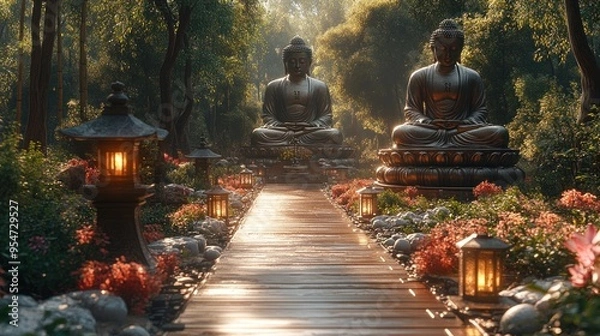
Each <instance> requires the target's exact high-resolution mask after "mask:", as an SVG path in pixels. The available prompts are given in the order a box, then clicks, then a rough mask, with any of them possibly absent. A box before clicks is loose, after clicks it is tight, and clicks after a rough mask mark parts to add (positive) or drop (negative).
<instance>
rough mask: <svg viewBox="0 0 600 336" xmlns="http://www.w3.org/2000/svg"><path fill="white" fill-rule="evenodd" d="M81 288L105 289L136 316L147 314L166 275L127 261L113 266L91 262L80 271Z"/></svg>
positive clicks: (118, 260)
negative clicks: (148, 305)
mask: <svg viewBox="0 0 600 336" xmlns="http://www.w3.org/2000/svg"><path fill="white" fill-rule="evenodd" d="M79 274H80V279H79V288H80V289H82V290H86V289H103V290H107V291H109V292H111V293H113V294H115V295H118V296H120V297H121V298H122V299H123V301H125V303H126V304H127V308H128V309H129V311H130V312H131V313H133V314H143V313H144V310H145V308H146V306H147V304H148V302H149V301H150V299H151V298H152V297H153V296H154V295H156V294H158V293H159V292H160V288H161V283H162V280H163V279H164V275H163V274H161V273H160V272H158V273H156V274H152V273H150V272H148V270H147V269H146V268H144V266H142V265H140V264H138V263H135V262H127V261H126V259H125V258H124V257H121V258H118V259H117V260H116V261H115V262H114V263H113V264H110V265H109V264H106V263H103V262H99V261H88V262H86V263H85V264H84V265H83V266H82V267H81V269H80V270H79Z"/></svg>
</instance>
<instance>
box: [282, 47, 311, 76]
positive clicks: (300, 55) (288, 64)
mask: <svg viewBox="0 0 600 336" xmlns="http://www.w3.org/2000/svg"><path fill="white" fill-rule="evenodd" d="M284 62H285V70H286V73H287V74H288V75H289V77H290V79H291V80H295V79H302V78H304V77H306V75H308V71H309V69H310V64H311V62H310V58H309V55H308V54H307V53H305V52H293V53H290V54H289V55H287V57H286V59H285V60H284Z"/></svg>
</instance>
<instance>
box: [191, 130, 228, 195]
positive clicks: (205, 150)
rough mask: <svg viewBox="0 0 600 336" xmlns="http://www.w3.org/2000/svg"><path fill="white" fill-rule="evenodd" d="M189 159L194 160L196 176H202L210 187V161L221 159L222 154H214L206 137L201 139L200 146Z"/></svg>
mask: <svg viewBox="0 0 600 336" xmlns="http://www.w3.org/2000/svg"><path fill="white" fill-rule="evenodd" d="M186 157H187V158H189V159H194V167H195V169H196V175H198V176H200V177H201V178H202V180H203V183H204V184H205V185H206V186H210V161H211V160H214V159H219V158H221V155H220V154H217V153H215V152H213V151H212V150H211V149H210V146H209V145H208V143H207V142H206V139H205V138H204V137H201V138H200V145H199V146H198V147H197V148H196V149H194V150H193V151H192V152H191V153H190V154H188V155H186Z"/></svg>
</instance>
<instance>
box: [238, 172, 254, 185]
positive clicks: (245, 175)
mask: <svg viewBox="0 0 600 336" xmlns="http://www.w3.org/2000/svg"><path fill="white" fill-rule="evenodd" d="M253 185H254V173H253V172H252V170H250V169H248V168H246V167H245V166H242V171H241V172H240V187H242V188H244V189H250V188H252V186H253Z"/></svg>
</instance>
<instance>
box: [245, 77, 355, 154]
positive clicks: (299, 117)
mask: <svg viewBox="0 0 600 336" xmlns="http://www.w3.org/2000/svg"><path fill="white" fill-rule="evenodd" d="M262 119H263V122H264V125H263V126H261V127H258V128H255V129H254V130H253V132H252V137H251V143H252V145H254V146H273V145H289V144H292V143H297V144H302V145H315V144H341V143H342V140H343V136H342V134H341V132H340V131H339V130H337V129H335V128H332V127H331V124H332V113H331V98H330V94H329V89H328V87H327V85H326V84H325V83H324V82H322V81H320V80H318V79H315V78H312V77H310V76H306V77H305V80H302V81H300V82H292V81H290V80H289V79H288V77H287V76H286V77H283V78H279V79H276V80H273V81H271V82H270V83H269V84H268V85H267V88H266V90H265V95H264V101H263V111H262Z"/></svg>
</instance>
